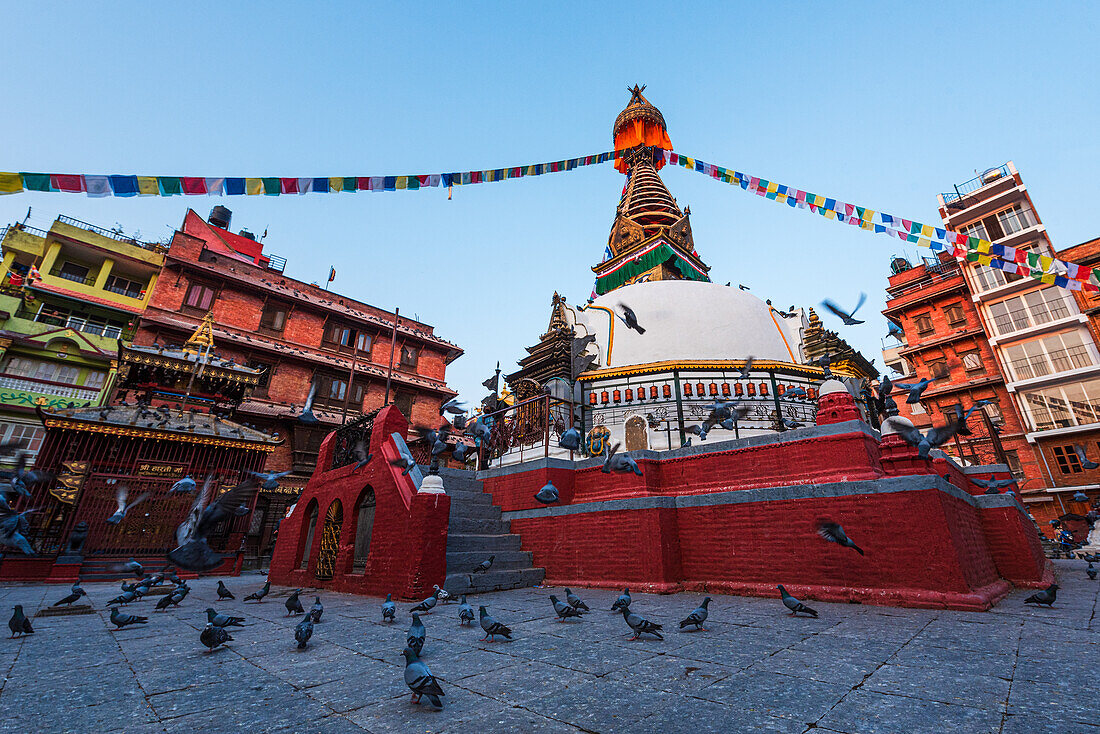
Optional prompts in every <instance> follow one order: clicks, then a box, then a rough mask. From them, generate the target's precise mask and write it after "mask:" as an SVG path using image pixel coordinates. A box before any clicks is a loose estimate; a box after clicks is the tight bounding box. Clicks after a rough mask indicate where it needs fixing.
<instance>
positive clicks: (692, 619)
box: [680, 596, 710, 632]
mask: <svg viewBox="0 0 1100 734" xmlns="http://www.w3.org/2000/svg"><path fill="white" fill-rule="evenodd" d="M708 604H710V597H709V596H708V597H705V598H704V599H703V603H702V604H700V605H699V606H698V607H697V608H696V610H695V611H694V612H692V613H691V614H689V615H687V619H685V620H684V621H683V622H680V629H683V628H684V627H687V626H689V625H695V629H697V630H703V631H704V632H706V631H707V629H706V627H704V626H703V622H706V621H707V615H709V614H710V612H709V611H707V605H708Z"/></svg>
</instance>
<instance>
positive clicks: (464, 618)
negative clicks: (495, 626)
mask: <svg viewBox="0 0 1100 734" xmlns="http://www.w3.org/2000/svg"><path fill="white" fill-rule="evenodd" d="M1090 568H1091V566H1090ZM458 623H459V625H466V624H473V623H474V610H473V609H472V608H471V607H470V605H469V604H467V603H466V595H465V594H463V595H462V603H461V605H460V606H459V607H458Z"/></svg>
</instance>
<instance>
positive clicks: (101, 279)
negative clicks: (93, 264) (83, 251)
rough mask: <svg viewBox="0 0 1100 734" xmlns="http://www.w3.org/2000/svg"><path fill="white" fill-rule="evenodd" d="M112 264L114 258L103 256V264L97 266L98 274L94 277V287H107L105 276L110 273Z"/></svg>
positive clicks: (99, 288) (101, 288)
mask: <svg viewBox="0 0 1100 734" xmlns="http://www.w3.org/2000/svg"><path fill="white" fill-rule="evenodd" d="M114 266H115V261H114V260H112V259H111V258H109V257H105V258H103V264H102V265H100V266H99V274H98V275H96V277H95V287H96V289H98V290H103V289H104V288H106V287H107V278H108V277H109V276H110V275H111V270H112V269H113V268H114Z"/></svg>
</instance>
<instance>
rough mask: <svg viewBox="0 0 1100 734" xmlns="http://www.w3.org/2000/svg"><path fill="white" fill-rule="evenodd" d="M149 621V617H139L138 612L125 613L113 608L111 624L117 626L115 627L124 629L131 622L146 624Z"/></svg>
mask: <svg viewBox="0 0 1100 734" xmlns="http://www.w3.org/2000/svg"><path fill="white" fill-rule="evenodd" d="M148 621H149V618H148V617H139V616H137V615H136V614H123V613H122V612H120V611H118V609H117V608H116V609H112V610H111V624H113V625H114V626H115V629H122V628H123V627H126V626H127V625H131V624H145V623H146V622H148Z"/></svg>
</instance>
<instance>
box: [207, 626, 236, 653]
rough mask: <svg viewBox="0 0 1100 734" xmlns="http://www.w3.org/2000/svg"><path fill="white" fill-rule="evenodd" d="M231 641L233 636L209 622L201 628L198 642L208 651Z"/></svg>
mask: <svg viewBox="0 0 1100 734" xmlns="http://www.w3.org/2000/svg"><path fill="white" fill-rule="evenodd" d="M232 639H233V636H232V635H230V634H229V633H228V632H226V631H225V628H224V627H218V626H217V625H214V624H211V623H209V622H207V623H206V626H205V627H203V629H202V632H200V633H199V642H201V643H202V644H204V645H206V647H207V648H208V649H210V650H213V649H214V648H215V647H218V646H219V645H224V644H225V643H227V642H229V641H231V640H232Z"/></svg>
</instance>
